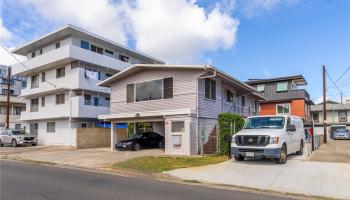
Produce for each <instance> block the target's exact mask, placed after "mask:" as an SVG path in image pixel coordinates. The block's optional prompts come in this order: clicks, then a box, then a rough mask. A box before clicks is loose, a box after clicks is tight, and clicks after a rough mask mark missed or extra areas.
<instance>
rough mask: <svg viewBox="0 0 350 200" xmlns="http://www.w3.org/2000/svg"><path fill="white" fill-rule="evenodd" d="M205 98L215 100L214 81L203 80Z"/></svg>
mask: <svg viewBox="0 0 350 200" xmlns="http://www.w3.org/2000/svg"><path fill="white" fill-rule="evenodd" d="M205 98H206V99H211V100H216V81H215V80H212V79H209V78H206V79H205Z"/></svg>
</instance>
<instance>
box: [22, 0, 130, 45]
mask: <svg viewBox="0 0 350 200" xmlns="http://www.w3.org/2000/svg"><path fill="white" fill-rule="evenodd" d="M22 1H23V2H24V3H25V4H31V5H34V7H35V8H36V11H37V12H38V13H39V14H40V15H41V16H43V17H45V18H46V19H48V20H50V21H52V22H56V23H58V24H62V23H64V24H69V23H70V24H73V25H77V26H80V27H83V28H85V29H87V30H89V31H91V32H94V33H97V34H99V35H102V36H104V37H107V38H110V39H114V40H117V41H118V42H120V43H122V44H126V42H127V37H126V33H125V29H124V23H125V22H124V18H123V16H122V15H123V3H118V4H114V3H113V2H112V1H109V0H74V1H72V0H50V1H47V0H22Z"/></svg>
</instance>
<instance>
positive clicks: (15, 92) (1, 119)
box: [0, 65, 27, 129]
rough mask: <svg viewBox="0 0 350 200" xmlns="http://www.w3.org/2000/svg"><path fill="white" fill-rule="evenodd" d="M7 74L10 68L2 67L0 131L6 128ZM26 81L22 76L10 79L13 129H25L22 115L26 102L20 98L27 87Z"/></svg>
mask: <svg viewBox="0 0 350 200" xmlns="http://www.w3.org/2000/svg"><path fill="white" fill-rule="evenodd" d="M7 73H8V66H4V65H0V129H4V128H6V115H7ZM26 85H27V82H26V79H25V78H23V77H20V76H11V78H10V124H9V127H10V128H11V129H20V128H22V127H23V124H22V122H21V121H20V113H21V111H24V110H25V107H26V105H25V102H24V101H23V100H22V99H20V98H18V96H19V95H20V94H21V89H22V88H23V87H26Z"/></svg>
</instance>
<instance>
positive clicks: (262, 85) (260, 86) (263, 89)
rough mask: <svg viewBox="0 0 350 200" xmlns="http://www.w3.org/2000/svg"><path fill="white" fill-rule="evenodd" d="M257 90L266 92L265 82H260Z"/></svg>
mask: <svg viewBox="0 0 350 200" xmlns="http://www.w3.org/2000/svg"><path fill="white" fill-rule="evenodd" d="M256 90H257V91H258V92H264V91H265V84H259V85H257V86H256Z"/></svg>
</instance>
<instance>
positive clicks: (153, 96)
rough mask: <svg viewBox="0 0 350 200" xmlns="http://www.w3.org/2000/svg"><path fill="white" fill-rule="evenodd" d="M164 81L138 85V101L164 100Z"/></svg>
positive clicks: (159, 80)
mask: <svg viewBox="0 0 350 200" xmlns="http://www.w3.org/2000/svg"><path fill="white" fill-rule="evenodd" d="M162 85H163V79H158V80H154V81H147V82H142V83H136V84H135V86H136V87H135V88H136V101H137V102H138V101H150V100H157V99H161V98H162V93H163V91H162Z"/></svg>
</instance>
